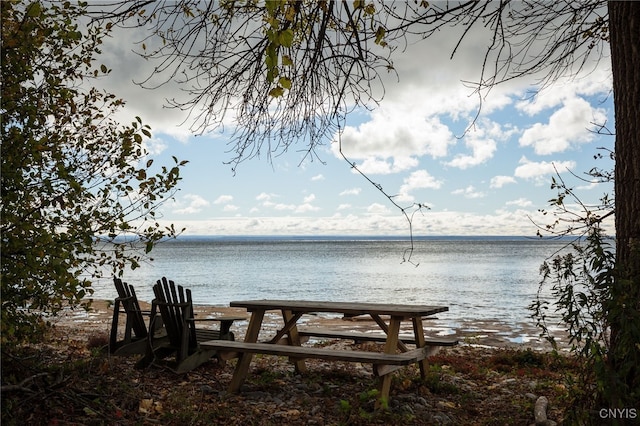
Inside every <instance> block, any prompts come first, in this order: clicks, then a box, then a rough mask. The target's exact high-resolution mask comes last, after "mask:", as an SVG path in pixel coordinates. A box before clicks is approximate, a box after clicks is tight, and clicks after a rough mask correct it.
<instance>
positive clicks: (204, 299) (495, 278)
mask: <svg viewBox="0 0 640 426" xmlns="http://www.w3.org/2000/svg"><path fill="white" fill-rule="evenodd" d="M565 245H566V242H561V241H549V240H538V239H527V238H504V237H501V238H442V239H427V240H419V241H415V242H414V252H413V255H412V261H413V262H414V263H417V264H419V265H418V266H414V265H413V264H411V263H408V262H404V263H403V262H402V259H403V252H404V251H405V250H406V249H407V248H408V247H410V243H409V242H408V241H399V240H392V239H376V240H348V239H334V240H331V239H286V238H273V239H271V238H233V239H221V238H214V237H197V238H196V237H191V238H189V237H185V238H179V239H178V240H173V241H167V242H164V243H162V244H160V245H158V246H157V247H156V248H155V249H154V250H153V252H152V257H153V258H154V261H153V262H150V263H145V264H143V265H142V267H141V268H138V269H136V270H128V271H125V274H124V277H123V278H124V280H125V281H127V282H129V283H130V284H133V285H134V286H135V287H136V292H137V293H138V298H139V299H141V300H146V301H150V300H151V299H152V291H151V286H152V285H153V284H154V283H155V281H156V280H157V279H159V278H161V277H163V276H166V277H168V278H169V279H172V280H174V281H176V283H177V284H182V285H184V286H185V287H187V288H190V289H191V290H192V292H193V297H194V302H195V303H197V304H206V305H221V306H225V305H228V304H229V302H230V301H232V300H243V299H309V300H332V301H361V302H379V303H380V302H381V303H413V304H433V305H446V306H449V312H447V313H444V314H440V315H439V317H440V318H441V319H445V320H446V319H450V320H452V321H453V320H455V319H461V318H464V319H465V320H483V321H484V320H487V321H499V322H502V323H507V324H515V323H522V322H531V319H530V312H529V311H528V309H527V307H528V306H529V305H530V303H531V302H532V301H533V300H534V299H535V297H536V292H537V290H538V286H539V281H540V275H539V267H540V264H541V263H542V262H543V261H544V260H545V259H546V258H547V257H549V256H551V255H553V254H554V253H555V252H557V251H558V250H559V249H561V248H562V247H564V246H565ZM94 289H95V293H94V295H93V297H94V298H99V299H113V298H114V297H115V289H114V288H113V282H112V280H111V279H109V278H104V279H102V280H100V281H98V282H96V283H95V284H94Z"/></svg>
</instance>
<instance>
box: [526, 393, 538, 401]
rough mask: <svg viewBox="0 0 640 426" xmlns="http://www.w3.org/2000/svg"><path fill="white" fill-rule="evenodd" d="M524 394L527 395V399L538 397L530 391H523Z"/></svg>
mask: <svg viewBox="0 0 640 426" xmlns="http://www.w3.org/2000/svg"><path fill="white" fill-rule="evenodd" d="M524 396H525V397H527V398H528V399H531V400H533V401H535V400H536V399H538V397H537V396H536V395H535V394H532V393H525V394H524Z"/></svg>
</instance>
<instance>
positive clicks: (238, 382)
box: [229, 310, 265, 393]
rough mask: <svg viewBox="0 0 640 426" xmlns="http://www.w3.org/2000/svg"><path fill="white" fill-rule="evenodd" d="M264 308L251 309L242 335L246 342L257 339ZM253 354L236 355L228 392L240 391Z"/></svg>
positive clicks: (252, 341)
mask: <svg viewBox="0 0 640 426" xmlns="http://www.w3.org/2000/svg"><path fill="white" fill-rule="evenodd" d="M264 312H265V311H264V310H257V311H253V313H252V314H251V319H250V320H249V325H248V326H247V334H246V335H245V336H244V341H245V342H247V343H255V342H257V341H258V334H259V333H260V327H262V319H263V318H264ZM252 358H253V354H251V353H248V352H244V353H240V354H239V356H238V361H237V363H236V368H235V370H234V371H233V377H232V378H231V383H229V393H236V392H238V391H240V388H241V387H242V384H243V383H244V380H245V379H246V378H247V374H248V373H249V365H250V364H251V359H252Z"/></svg>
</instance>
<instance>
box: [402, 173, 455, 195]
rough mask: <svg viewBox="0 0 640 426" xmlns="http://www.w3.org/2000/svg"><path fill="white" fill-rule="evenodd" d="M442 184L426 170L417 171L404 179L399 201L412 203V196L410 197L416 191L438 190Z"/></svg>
mask: <svg viewBox="0 0 640 426" xmlns="http://www.w3.org/2000/svg"><path fill="white" fill-rule="evenodd" d="M443 183H444V182H443V181H442V180H438V179H436V178H434V177H433V176H431V175H430V174H429V172H427V171H426V170H417V171H415V172H413V173H411V174H410V175H409V177H406V178H404V183H403V184H402V186H400V191H399V192H400V194H399V198H398V199H399V200H400V201H413V196H411V195H410V193H411V192H413V191H414V190H416V189H424V188H430V189H440V187H442V184H443Z"/></svg>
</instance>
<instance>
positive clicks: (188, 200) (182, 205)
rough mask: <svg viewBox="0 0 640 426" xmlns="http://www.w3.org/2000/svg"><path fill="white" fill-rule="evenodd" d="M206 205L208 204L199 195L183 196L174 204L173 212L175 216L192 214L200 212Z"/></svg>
mask: <svg viewBox="0 0 640 426" xmlns="http://www.w3.org/2000/svg"><path fill="white" fill-rule="evenodd" d="M208 205H209V202H208V201H207V200H205V199H204V198H202V197H201V196H199V195H196V194H185V195H183V196H182V197H181V199H180V200H179V201H177V202H176V207H175V208H174V209H173V212H174V213H176V214H194V213H199V212H201V211H202V209H203V208H204V207H206V206H208Z"/></svg>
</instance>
